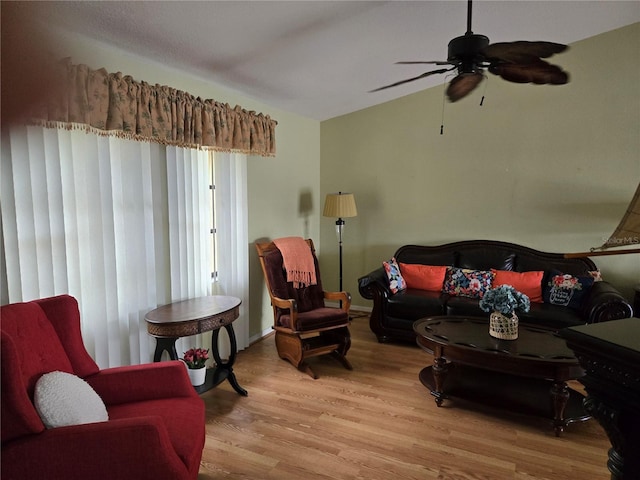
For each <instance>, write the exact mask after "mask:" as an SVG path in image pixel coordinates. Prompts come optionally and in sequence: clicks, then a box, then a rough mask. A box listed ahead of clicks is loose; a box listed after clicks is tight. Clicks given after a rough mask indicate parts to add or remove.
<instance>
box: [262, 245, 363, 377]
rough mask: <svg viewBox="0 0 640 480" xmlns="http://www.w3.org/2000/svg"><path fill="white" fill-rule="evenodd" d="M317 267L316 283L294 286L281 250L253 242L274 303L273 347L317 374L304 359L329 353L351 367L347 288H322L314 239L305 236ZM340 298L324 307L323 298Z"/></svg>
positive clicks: (311, 372) (298, 364) (309, 372)
mask: <svg viewBox="0 0 640 480" xmlns="http://www.w3.org/2000/svg"><path fill="white" fill-rule="evenodd" d="M305 242H306V243H307V245H309V248H310V249H311V253H312V255H313V260H314V264H315V269H316V280H317V284H316V285H309V286H307V287H302V288H294V287H293V284H292V283H291V282H288V281H287V274H286V271H285V269H284V265H283V259H282V254H281V253H280V250H279V249H278V247H276V245H275V244H274V243H273V242H268V243H256V249H257V251H258V256H259V257H260V264H261V265H262V272H263V273H264V278H265V282H266V284H267V290H268V291H269V297H270V298H271V306H272V307H273V317H274V324H273V329H274V330H275V331H276V339H275V340H276V348H277V349H278V355H279V356H280V358H282V359H285V360H288V361H289V362H291V363H292V364H293V365H294V366H295V367H297V368H298V369H299V370H300V371H302V372H305V373H307V374H309V375H310V376H311V377H313V378H314V379H316V378H318V377H317V375H316V374H315V373H314V372H313V370H312V369H311V367H309V365H308V364H307V362H306V361H305V360H306V359H307V358H310V357H314V356H318V355H325V354H331V355H333V356H334V357H336V358H337V359H338V360H339V361H340V362H341V363H342V365H344V367H345V368H347V369H349V370H352V369H353V367H352V366H351V363H349V361H348V360H347V358H346V354H347V351H348V350H349V347H350V346H351V334H350V333H349V307H350V305H351V295H349V293H347V292H325V291H324V290H323V289H322V283H321V280H320V270H319V268H318V259H317V257H316V253H315V249H314V247H313V241H312V240H311V239H307V240H305ZM325 299H326V300H333V301H336V302H338V301H341V302H342V306H341V308H335V307H326V306H325V304H324V301H325Z"/></svg>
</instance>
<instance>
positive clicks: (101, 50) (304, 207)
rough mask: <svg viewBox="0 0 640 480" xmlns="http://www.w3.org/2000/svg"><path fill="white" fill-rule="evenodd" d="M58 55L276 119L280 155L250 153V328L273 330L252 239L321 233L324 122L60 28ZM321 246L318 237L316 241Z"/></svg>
mask: <svg viewBox="0 0 640 480" xmlns="http://www.w3.org/2000/svg"><path fill="white" fill-rule="evenodd" d="M57 35H58V36H57V38H58V39H59V41H58V42H57V49H58V55H59V56H60V57H64V56H71V58H72V61H73V62H74V63H84V64H87V65H88V66H89V67H91V68H94V69H97V68H101V67H104V68H106V70H107V71H108V72H118V71H120V72H123V73H124V74H125V75H131V76H132V77H133V78H134V79H136V80H138V81H143V80H144V81H146V82H148V83H151V84H155V83H159V84H162V85H169V86H171V87H173V88H176V89H179V90H184V91H186V92H189V93H190V94H192V95H195V96H199V97H202V98H212V99H214V100H217V101H219V102H223V103H229V104H230V105H231V106H235V105H240V106H241V107H243V108H245V109H247V110H255V111H257V112H262V113H264V114H265V115H270V116H271V117H272V118H273V119H275V120H277V122H278V126H277V127H276V148H277V154H276V157H275V158H269V157H257V156H252V157H249V158H248V167H247V177H248V179H247V183H248V192H249V193H248V202H249V242H250V244H249V245H247V249H248V251H249V261H250V265H249V267H250V268H249V275H250V293H249V295H250V298H249V307H250V329H249V334H250V337H251V338H252V339H255V338H258V337H260V336H262V335H263V334H264V333H267V332H269V331H271V325H272V324H273V314H272V311H271V306H270V302H269V297H268V294H267V291H266V288H265V286H264V282H263V279H262V271H261V270H260V263H259V261H258V256H257V254H256V251H255V247H254V245H253V243H254V242H255V241H257V240H261V239H269V240H271V239H273V238H278V237H283V236H290V235H298V236H304V237H311V238H314V239H318V237H319V222H320V221H319V218H320V213H321V212H320V209H321V208H322V206H321V205H320V203H321V202H320V122H318V121H317V120H312V119H309V118H305V117H302V116H300V115H296V114H292V113H289V112H285V111H282V110H278V109H275V108H273V107H270V106H268V105H265V104H263V103H261V102H258V101H256V100H254V99H251V98H248V97H246V96H243V95H241V94H239V93H237V92H234V91H231V90H229V89H225V88H222V87H219V86H217V85H215V84H213V83H211V82H209V81H206V80H204V79H201V78H197V77H194V76H191V75H187V74H185V73H184V72H182V71H180V70H177V69H173V68H171V67H169V66H166V65H161V64H158V63H154V62H152V61H150V60H147V59H144V58H140V57H136V56H132V55H130V54H128V53H126V52H123V51H120V50H116V49H113V48H111V47H108V46H105V45H103V44H100V43H98V42H96V41H94V40H92V39H90V38H86V37H79V36H67V35H66V34H64V33H58V34H57ZM316 243H317V245H318V251H320V248H319V245H320V242H319V240H318V241H316Z"/></svg>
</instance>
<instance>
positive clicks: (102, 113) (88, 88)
mask: <svg viewBox="0 0 640 480" xmlns="http://www.w3.org/2000/svg"><path fill="white" fill-rule="evenodd" d="M60 74H61V75H63V76H64V80H63V81H62V82H61V83H62V85H63V87H62V88H60V89H56V95H54V96H52V97H53V98H50V99H49V100H48V103H47V105H43V106H41V108H39V109H38V110H37V111H36V112H34V114H33V116H32V117H33V119H32V123H35V124H39V125H44V126H49V127H53V126H55V127H65V128H87V129H90V130H92V131H95V132H97V133H98V134H102V135H117V136H120V137H126V138H133V139H136V140H146V141H153V142H158V143H162V144H169V145H178V146H183V147H197V148H211V149H214V150H222V151H237V152H241V153H246V154H249V155H262V156H274V155H275V152H276V140H275V127H276V125H277V122H276V121H275V120H272V119H271V118H270V117H269V116H268V115H263V114H261V113H255V112H252V111H247V110H244V109H242V108H241V107H239V106H236V107H235V108H232V107H231V106H230V105H228V104H222V103H219V102H216V101H215V100H202V99H200V98H196V97H194V96H193V95H190V94H188V93H186V92H183V91H180V90H176V89H174V88H170V87H166V86H161V85H155V86H154V85H149V84H148V83H146V82H137V81H135V80H134V79H133V78H132V77H130V76H123V75H122V73H119V72H118V73H107V71H106V70H105V69H104V68H102V69H100V70H91V69H90V68H89V67H87V66H86V65H74V64H72V63H71V62H70V61H68V60H67V61H65V62H63V64H62V65H61V70H60ZM58 91H59V92H60V93H59V94H58V93H57V92H58Z"/></svg>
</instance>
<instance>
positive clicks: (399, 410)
mask: <svg viewBox="0 0 640 480" xmlns="http://www.w3.org/2000/svg"><path fill="white" fill-rule="evenodd" d="M351 335H352V347H351V350H350V351H349V354H348V355H347V356H348V358H349V359H350V361H351V363H352V364H353V367H354V370H353V371H348V370H345V369H344V368H343V367H342V366H341V365H340V364H339V363H338V362H337V361H336V360H334V359H333V358H331V357H328V356H325V357H319V358H314V359H311V362H310V363H311V364H312V366H313V367H314V368H315V370H316V373H317V374H318V375H319V377H320V378H319V379H317V380H313V379H311V378H310V377H308V376H307V375H305V374H303V373H301V372H299V371H298V370H296V369H295V368H294V367H292V366H291V365H290V364H289V363H288V362H286V361H284V360H281V359H280V358H278V356H277V354H276V349H275V345H274V338H273V336H270V337H267V338H266V339H264V340H262V341H260V342H258V343H256V344H254V345H252V346H251V347H250V348H248V349H247V350H245V351H242V352H240V353H239V354H238V357H237V361H236V364H235V368H234V370H235V372H236V375H237V378H238V381H239V383H240V385H241V386H243V387H244V388H246V389H247V390H248V392H249V396H248V397H241V396H239V395H238V394H237V393H235V392H234V391H233V390H232V388H231V387H230V385H229V384H228V383H227V382H225V383H224V384H222V385H220V386H219V387H218V388H216V389H213V390H210V391H208V392H206V393H204V394H203V395H202V398H203V399H204V401H205V403H206V412H207V413H206V422H207V425H206V432H207V439H206V445H205V448H204V452H203V455H202V464H201V467H200V474H199V477H198V478H199V480H204V479H223V478H224V479H255V480H260V479H278V480H287V479H292V480H311V479H349V480H351V479H354V480H355V479H363V480H365V479H366V480H394V479H443V480H450V479H451V480H453V479H460V480H462V479H464V480H468V479H474V480H503V479H504V480H506V479H509V480H511V479H517V480H524V479H527V480H530V479H546V480H560V479H562V480H564V479H567V480H569V479H576V480H577V479H579V480H596V479H597V480H604V479H607V478H609V477H610V474H609V472H608V470H607V468H606V461H607V450H608V449H609V447H610V445H609V441H608V439H607V437H606V435H605V433H604V431H603V429H602V428H601V427H600V425H599V424H598V423H597V422H596V421H595V420H589V421H587V422H584V423H579V424H573V425H569V426H568V427H567V429H566V430H565V433H564V435H563V436H562V437H561V438H556V437H555V436H554V434H553V432H552V429H551V426H550V423H549V422H548V421H546V420H545V419H537V418H531V417H525V416H521V415H516V414H505V413H501V412H498V411H496V410H492V409H489V408H482V407H479V406H477V405H475V404H473V403H471V402H462V401H460V400H446V401H445V403H444V404H443V406H442V407H441V408H438V407H436V405H435V403H434V401H433V398H432V397H431V396H430V395H429V392H428V391H427V389H426V388H425V387H424V386H423V385H422V384H421V383H420V380H419V379H418V372H419V371H420V370H421V369H422V368H423V367H424V366H425V365H427V364H430V363H431V361H432V357H430V356H429V355H427V354H426V353H425V352H423V351H422V350H420V349H419V348H418V347H414V346H412V345H408V344H407V345H398V344H379V343H378V342H377V341H376V339H375V336H374V335H373V334H372V333H371V331H370V330H369V326H368V318H355V319H354V320H353V324H352V327H351Z"/></svg>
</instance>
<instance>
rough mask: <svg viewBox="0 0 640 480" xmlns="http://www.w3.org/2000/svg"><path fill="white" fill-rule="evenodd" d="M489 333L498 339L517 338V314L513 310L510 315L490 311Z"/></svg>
mask: <svg viewBox="0 0 640 480" xmlns="http://www.w3.org/2000/svg"><path fill="white" fill-rule="evenodd" d="M489 335H491V336H492V337H494V338H499V339H500V340H515V339H516V338H518V316H517V315H516V314H515V312H514V313H513V314H512V316H511V317H508V316H507V315H504V314H502V313H500V312H491V315H490V316H489Z"/></svg>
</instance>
